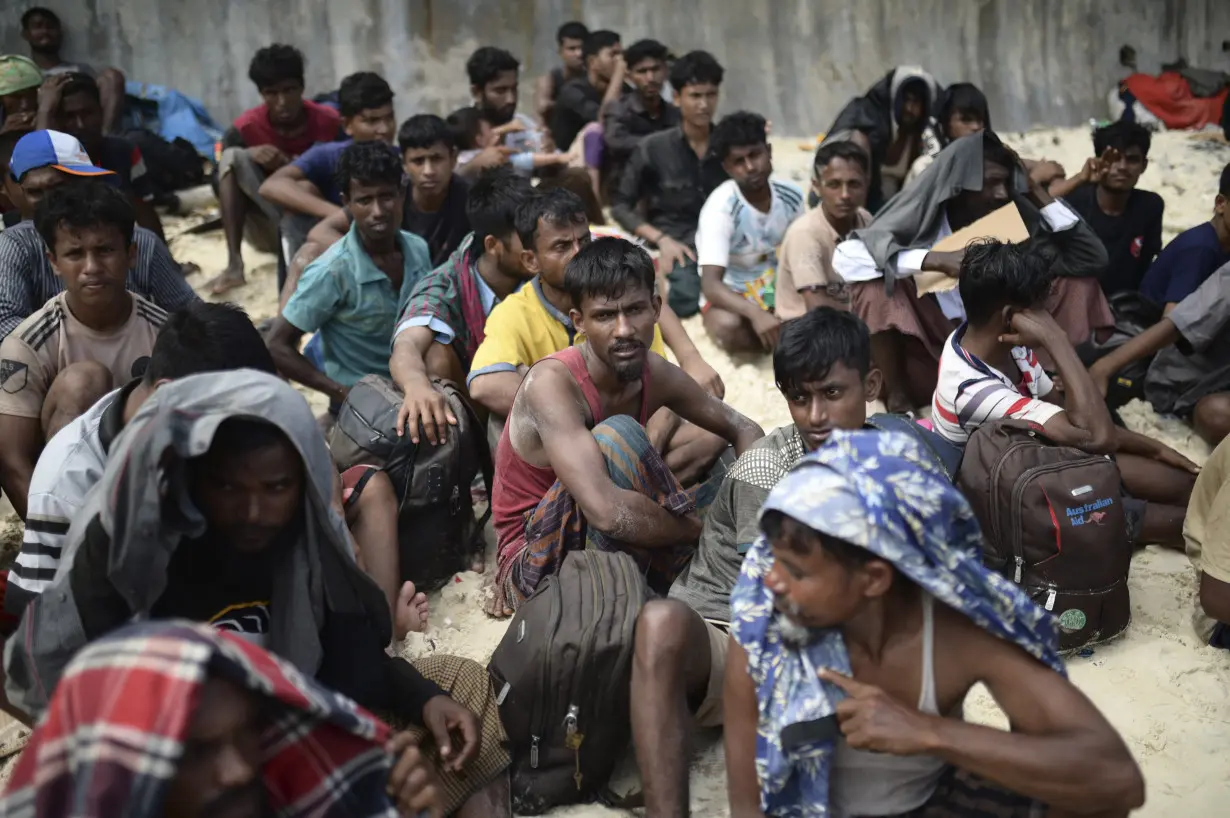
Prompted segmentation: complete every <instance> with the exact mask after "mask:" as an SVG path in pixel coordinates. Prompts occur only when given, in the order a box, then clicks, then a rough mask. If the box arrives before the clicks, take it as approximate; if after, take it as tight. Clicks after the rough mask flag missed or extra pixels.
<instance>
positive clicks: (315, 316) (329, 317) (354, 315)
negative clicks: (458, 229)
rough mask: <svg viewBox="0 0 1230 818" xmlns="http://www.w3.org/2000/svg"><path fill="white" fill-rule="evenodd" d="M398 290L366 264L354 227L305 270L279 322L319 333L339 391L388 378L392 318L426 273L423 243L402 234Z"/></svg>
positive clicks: (427, 264)
mask: <svg viewBox="0 0 1230 818" xmlns="http://www.w3.org/2000/svg"><path fill="white" fill-rule="evenodd" d="M397 241H398V243H399V244H400V245H401V252H402V256H403V258H404V268H403V273H402V281H401V287H400V289H399V290H396V291H395V290H394V289H393V283H392V282H391V281H389V277H388V276H387V275H385V274H384V272H383V271H381V270H380V268H379V267H377V266H376V265H375V263H374V262H373V261H372V258H371V256H369V255H368V254H367V250H365V249H364V248H363V242H362V241H361V240H360V238H359V225H358V222H355V223H354V224H352V225H351V226H350V231H349V232H348V233H346V235H345V237H344V238H343V239H342V240H341V241H339V242H337V243H336V244H334V245H333V246H332V247H330V248H329V249H328V250H326V251H325V252H324V254H322V255H321V256H320V257H319V258H318V259H316V260H315V261H313V262H312V263H311V264H309V265H308V267H307V269H306V270H304V271H303V277H302V278H301V279H299V286H298V287H297V288H296V289H295V294H294V295H292V296H291V297H290V301H288V302H287V304H286V308H285V309H283V310H282V317H283V318H285V319H286V321H287V322H288V323H290V324H291V325H292V326H294V327H295V328H296V329H298V330H300V331H301V332H317V331H319V332H320V336H321V341H322V345H323V347H324V358H325V374H326V375H328V376H329V377H330V378H332V379H333V380H335V381H337V382H338V383H340V384H342V385H343V386H353V385H354V384H355V383H356V382H357V381H358V380H359V379H360V378H362V377H363V376H364V375H383V376H384V377H386V378H387V377H389V346H390V345H391V344H392V341H393V330H394V328H395V327H396V325H397V316H398V315H400V314H401V311H402V308H403V307H405V305H406V302H407V301H408V300H409V298H410V293H411V291H412V290H413V289H414V285H415V284H416V283H417V282H418V280H419V278H421V277H422V276H423V275H424V274H425V273H427V272H428V271H429V270H431V252H430V251H429V250H428V249H427V242H425V241H423V240H422V239H421V238H419V237H418V236H416V235H414V234H413V233H407V232H406V231H404V230H402V231H400V232H399V233H398V236H397Z"/></svg>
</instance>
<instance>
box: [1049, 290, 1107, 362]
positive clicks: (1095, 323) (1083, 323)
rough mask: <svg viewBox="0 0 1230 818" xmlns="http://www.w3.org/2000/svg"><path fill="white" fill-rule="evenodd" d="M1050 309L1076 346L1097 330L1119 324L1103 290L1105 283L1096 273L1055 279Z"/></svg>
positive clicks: (1086, 340) (1085, 341)
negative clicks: (1095, 276)
mask: <svg viewBox="0 0 1230 818" xmlns="http://www.w3.org/2000/svg"><path fill="white" fill-rule="evenodd" d="M1046 311H1047V312H1049V313H1050V314H1051V316H1052V317H1053V318H1054V319H1055V323H1056V324H1058V325H1059V326H1061V327H1063V331H1064V332H1065V333H1066V334H1067V336H1068V340H1069V341H1071V342H1072V346H1074V347H1079V346H1080V345H1081V344H1084V343H1087V342H1088V341H1089V339H1090V337H1091V336H1092V335H1093V333H1094V332H1095V331H1096V330H1100V329H1113V328H1114V326H1115V314H1114V313H1113V312H1111V310H1110V304H1109V303H1108V302H1107V301H1106V296H1105V295H1103V294H1102V285H1101V284H1099V283H1098V280H1097V279H1096V278H1092V277H1085V278H1057V279H1055V284H1054V286H1052V287H1051V295H1050V297H1049V298H1047V299H1046Z"/></svg>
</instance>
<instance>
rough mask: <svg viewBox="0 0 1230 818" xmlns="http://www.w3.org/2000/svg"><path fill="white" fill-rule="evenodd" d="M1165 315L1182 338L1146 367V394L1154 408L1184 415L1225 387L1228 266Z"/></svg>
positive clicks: (1229, 344)
mask: <svg viewBox="0 0 1230 818" xmlns="http://www.w3.org/2000/svg"><path fill="white" fill-rule="evenodd" d="M1166 317H1167V318H1169V319H1170V320H1171V321H1172V322H1173V323H1174V325H1175V328H1176V329H1177V330H1178V331H1179V335H1180V336H1181V337H1180V339H1179V342H1178V343H1176V344H1175V345H1174V346H1170V347H1167V348H1166V349H1163V350H1162V351H1161V352H1159V353H1158V354H1157V357H1156V358H1154V359H1153V363H1152V364H1150V365H1149V373H1148V375H1146V376H1145V397H1146V398H1148V400H1149V402H1150V403H1152V404H1153V408H1154V409H1156V410H1157V411H1158V412H1163V413H1165V412H1173V413H1175V414H1178V415H1188V414H1190V413H1191V411H1192V409H1193V408H1194V407H1195V405H1196V401H1198V400H1200V399H1201V398H1203V397H1205V396H1206V395H1210V394H1212V393H1213V392H1221V391H1225V390H1226V389H1230V264H1223V265H1222V266H1221V267H1219V268H1218V269H1217V270H1215V271H1214V272H1213V274H1212V275H1210V276H1209V277H1208V278H1206V279H1205V280H1204V283H1203V284H1201V285H1200V287H1198V288H1197V289H1196V291H1195V292H1194V293H1192V294H1191V295H1189V296H1187V298H1184V299H1183V300H1182V301H1180V302H1179V303H1178V304H1177V305H1175V308H1174V309H1173V310H1171V311H1170V315H1168V316H1166Z"/></svg>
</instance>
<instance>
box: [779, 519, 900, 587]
mask: <svg viewBox="0 0 1230 818" xmlns="http://www.w3.org/2000/svg"><path fill="white" fill-rule="evenodd" d="M787 520H789V521H790V522H792V523H793V524H794V525H793V526H791V527H790V528H789V529H787V530H785V532H784V535H783V529H784V528H785V524H786V521H787ZM760 530H761V531H763V532H764V535H765V537H766V538H767V539H768V540H769V542H770V543H779V542H780V544H781V545H784V546H785V547H786V548H789V549H790V550H791V551H793V552H795V553H796V554H802V555H807V554H810V553H811V552H812V551H814V550H815V549H816V548H820V550H822V551H824V552H825V553H826V554H828V555H829V556H830V557H832V558H833V559H835V560H837V562H838V563H839V564H840V565H841V566H842V567H843V568H845V569H846V570H847V571H854V570H856V569H858V568H862V567H863V566H864V565H866V564H867V563H869V562H871V561H872V560H876V559H883V558H882V557H879V556H877V555H876V553H875V552H874V551H871V550H868V549H866V548H860V547H858V546H857V545H854V544H852V543H848V542H846V541H845V540H839V539H838V538H836V537H832V536H829V535H828V534H825V533H823V532H820V531H816V530H815V529H814V528H812V527H811V526H809V525H807V523H803V522H799V521H798V520H796V519H794V518H793V517H791V516H789V515H787V514H786V513H784V512H781V511H778V510H777V509H773V508H771V509H769V510H768V511H766V512H765V513H764V514H763V515H761V517H760Z"/></svg>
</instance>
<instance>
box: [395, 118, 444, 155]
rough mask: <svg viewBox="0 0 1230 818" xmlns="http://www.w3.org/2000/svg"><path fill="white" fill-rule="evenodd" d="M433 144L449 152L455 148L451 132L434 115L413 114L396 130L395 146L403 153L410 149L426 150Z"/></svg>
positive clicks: (442, 121) (441, 120)
mask: <svg viewBox="0 0 1230 818" xmlns="http://www.w3.org/2000/svg"><path fill="white" fill-rule="evenodd" d="M435 144H442V145H444V147H445V149H447V150H450V151H452V150H456V148H457V137H456V135H454V133H453V130H452V129H451V128H449V126H448V123H447V122H445V121H444V120H443V119H441V118H440V117H438V116H436V115H435V114H415V115H414V116H412V117H410V118H409V119H407V120H406V121H405V122H403V123H402V124H401V127H400V128H398V129H397V146H398V147H399V148H401V149H402V151H403V152H405V151H408V150H410V149H411V148H416V149H418V150H427V149H428V148H430V147H431V146H432V145H435Z"/></svg>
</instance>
